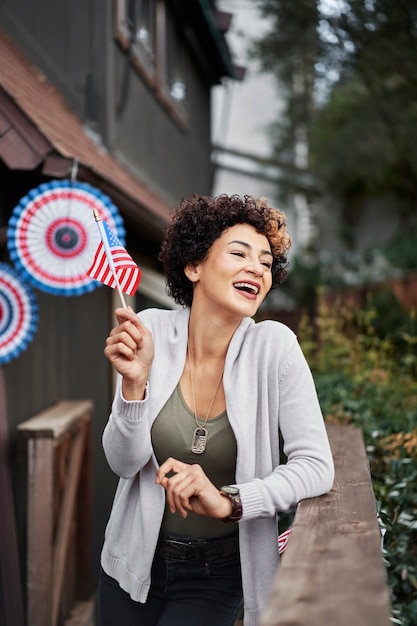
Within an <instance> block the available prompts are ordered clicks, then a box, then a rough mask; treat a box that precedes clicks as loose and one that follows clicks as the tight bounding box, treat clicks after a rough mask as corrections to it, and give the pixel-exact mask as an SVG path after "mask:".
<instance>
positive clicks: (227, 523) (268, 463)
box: [99, 195, 333, 626]
mask: <svg viewBox="0 0 417 626" xmlns="http://www.w3.org/2000/svg"><path fill="white" fill-rule="evenodd" d="M289 247H290V237H289V235H288V232H287V230H286V224H285V216H284V214H283V213H281V212H279V211H277V210H275V209H272V208H270V207H269V206H268V203H267V201H266V199H255V198H252V197H250V196H245V197H244V198H240V197H238V196H230V197H229V196H227V195H221V196H219V197H217V198H214V199H212V198H209V197H201V196H192V197H191V198H189V199H188V200H183V201H182V203H181V205H180V206H179V207H178V209H177V210H176V211H175V212H174V216H173V220H172V223H171V224H170V225H169V227H168V228H167V230H166V233H165V239H164V242H163V245H162V251H161V254H160V260H161V261H162V262H163V263H164V267H165V272H166V277H167V286H168V291H169V293H170V294H171V295H172V297H173V298H174V299H175V300H176V302H177V303H179V304H181V305H183V306H184V308H183V309H181V310H179V311H163V310H157V309H152V310H151V309H150V310H147V311H143V312H141V313H140V315H139V316H137V315H135V314H134V312H133V311H132V310H129V309H117V311H116V316H117V319H118V326H117V327H116V328H114V329H113V330H112V331H111V333H110V336H109V337H108V339H107V345H106V348H105V354H106V356H107V358H108V359H109V360H110V362H111V363H112V364H113V366H114V367H115V368H116V370H117V371H118V373H119V377H118V388H117V390H116V394H115V399H114V402H113V407H112V413H111V415H110V418H109V421H108V424H107V426H106V428H105V431H104V435H103V446H104V450H105V454H106V457H107V460H108V463H109V465H110V467H111V468H112V469H113V471H114V472H115V473H116V474H118V475H119V476H120V481H119V485H118V488H117V492H116V495H115V500H114V504H113V509H112V512H111V516H110V520H109V523H108V526H107V530H106V537H105V543H104V547H103V552H102V559H101V563H102V571H101V578H100V591H99V613H100V625H101V626H110V625H113V624H117V625H119V624H123V626H130V625H133V624H135V625H146V626H151V625H158V626H206V625H207V626H231V625H232V624H233V623H234V621H235V619H236V615H237V612H238V610H239V608H240V606H241V603H242V598H243V600H244V623H245V625H246V626H247V625H256V624H258V623H259V619H260V616H261V613H262V611H263V609H264V608H265V606H266V603H267V601H268V596H269V592H270V588H271V583H272V580H273V577H274V574H275V571H276V568H277V566H278V547H277V520H276V515H277V512H279V511H285V510H288V509H289V508H291V507H293V506H294V505H296V504H297V503H298V502H299V501H300V500H302V499H304V498H309V497H312V496H317V495H320V494H323V493H325V492H327V491H328V490H329V489H330V488H331V486H332V483H333V462H332V456H331V452H330V448H329V444H328V440H327V436H326V431H325V428H324V423H323V418H322V414H321V411H320V407H319V404H318V400H317V395H316V391H315V388H314V384H313V381H312V377H311V373H310V370H309V368H308V366H307V363H306V361H305V359H304V357H303V354H302V352H301V349H300V347H299V344H298V342H297V340H296V337H295V335H294V334H293V333H292V331H290V330H289V329H288V328H287V327H286V326H284V325H283V324H280V323H279V322H273V321H265V322H261V323H257V324H255V322H254V321H253V319H252V317H253V316H254V315H255V314H256V312H257V310H258V308H259V306H260V304H261V303H262V301H263V300H264V298H265V296H266V294H267V293H268V292H269V290H270V289H271V288H273V287H276V286H277V285H279V283H280V281H281V280H282V279H283V278H284V277H285V275H286V270H285V267H286V264H287V253H288V250H289ZM279 431H281V433H282V437H283V441H284V452H285V455H286V456H287V462H286V463H285V464H282V465H280V460H279V434H278V433H279Z"/></svg>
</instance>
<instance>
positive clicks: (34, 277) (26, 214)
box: [7, 180, 125, 296]
mask: <svg viewBox="0 0 417 626" xmlns="http://www.w3.org/2000/svg"><path fill="white" fill-rule="evenodd" d="M94 209H95V210H96V211H97V212H98V213H99V215H100V217H101V218H102V219H105V220H106V221H107V222H108V223H109V225H110V226H111V228H112V229H113V230H114V231H115V232H116V233H117V237H118V238H119V240H120V241H121V243H122V244H124V239H125V229H124V226H123V220H122V218H121V216H120V214H119V211H118V210H117V208H116V206H115V205H114V204H113V203H112V201H111V200H110V198H108V196H106V195H105V194H103V193H102V192H101V191H100V190H98V189H96V188H95V187H92V186H91V185H88V184H87V183H80V182H78V181H75V180H53V181H51V182H49V183H44V184H42V185H40V186H39V187H36V188H35V189H32V190H31V191H29V193H28V194H27V195H26V196H25V197H24V198H22V199H21V200H20V202H19V204H18V205H17V206H16V207H15V209H14V211H13V213H12V215H11V218H10V220H9V224H8V232H7V245H8V249H9V253H10V258H11V259H12V261H13V263H14V266H15V268H16V270H17V271H18V272H19V273H20V274H22V276H23V278H24V279H25V280H27V281H28V282H30V283H31V285H33V286H35V287H37V288H38V289H40V290H42V291H45V292H47V293H51V294H54V295H63V296H74V295H80V294H82V293H85V292H88V291H92V290H93V289H96V288H97V287H99V286H101V284H100V283H98V282H97V281H95V280H93V279H92V278H90V276H88V275H87V270H88V269H89V267H90V265H91V262H92V260H93V259H94V255H95V252H96V249H97V246H98V245H99V243H100V234H99V232H98V230H97V226H96V223H95V220H94V217H93V210H94Z"/></svg>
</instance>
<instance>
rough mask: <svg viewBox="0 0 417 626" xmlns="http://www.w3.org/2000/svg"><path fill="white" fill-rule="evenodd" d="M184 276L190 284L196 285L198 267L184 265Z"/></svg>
mask: <svg viewBox="0 0 417 626" xmlns="http://www.w3.org/2000/svg"><path fill="white" fill-rule="evenodd" d="M184 274H185V275H186V277H187V278H188V280H190V281H191V282H192V283H196V282H197V281H198V279H199V275H200V273H199V271H198V265H191V264H189V265H186V266H185V268H184Z"/></svg>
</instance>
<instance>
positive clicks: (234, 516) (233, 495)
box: [220, 487, 243, 523]
mask: <svg viewBox="0 0 417 626" xmlns="http://www.w3.org/2000/svg"><path fill="white" fill-rule="evenodd" d="M220 493H221V494H222V496H224V497H225V498H228V499H229V500H230V502H231V503H232V512H231V513H230V515H228V516H227V517H223V518H222V522H226V523H229V522H238V521H239V520H240V518H241V517H242V514H243V509H242V501H241V499H240V493H239V489H238V488H237V487H235V488H233V489H231V488H230V487H228V488H227V491H226V490H223V488H222V487H221V488H220Z"/></svg>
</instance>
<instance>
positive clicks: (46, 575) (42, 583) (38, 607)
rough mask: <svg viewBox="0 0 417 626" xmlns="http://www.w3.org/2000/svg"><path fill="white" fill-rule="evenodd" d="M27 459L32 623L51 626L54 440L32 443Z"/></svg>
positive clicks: (29, 620)
mask: <svg viewBox="0 0 417 626" xmlns="http://www.w3.org/2000/svg"><path fill="white" fill-rule="evenodd" d="M27 459H28V492H27V493H28V495H27V498H28V499H27V502H28V509H27V519H28V525H27V589H28V610H27V613H28V623H30V625H31V626H51V615H52V610H51V608H52V593H51V591H52V588H51V581H52V546H53V519H54V506H53V479H54V440H53V439H37V438H35V439H29V440H28V451H27ZM29 618H30V619H29Z"/></svg>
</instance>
